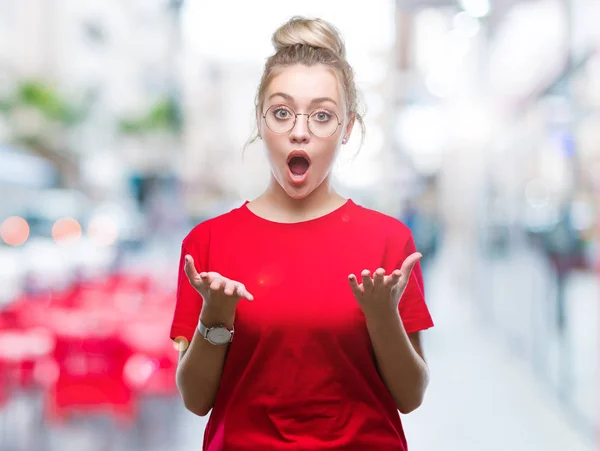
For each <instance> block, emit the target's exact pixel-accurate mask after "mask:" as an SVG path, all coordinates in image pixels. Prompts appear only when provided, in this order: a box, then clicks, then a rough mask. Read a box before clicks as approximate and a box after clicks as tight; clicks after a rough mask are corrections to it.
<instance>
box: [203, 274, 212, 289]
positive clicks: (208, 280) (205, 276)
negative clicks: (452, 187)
mask: <svg viewBox="0 0 600 451" xmlns="http://www.w3.org/2000/svg"><path fill="white" fill-rule="evenodd" d="M200 280H201V281H202V285H204V286H205V287H206V288H208V287H210V283H211V280H212V279H211V278H210V274H209V273H207V272H201V273H200Z"/></svg>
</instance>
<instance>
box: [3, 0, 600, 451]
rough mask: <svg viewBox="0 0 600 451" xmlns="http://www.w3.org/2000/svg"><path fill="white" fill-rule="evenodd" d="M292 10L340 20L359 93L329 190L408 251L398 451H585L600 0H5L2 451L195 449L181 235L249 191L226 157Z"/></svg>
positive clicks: (595, 297) (237, 156) (257, 163)
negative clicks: (414, 279) (414, 275)
mask: <svg viewBox="0 0 600 451" xmlns="http://www.w3.org/2000/svg"><path fill="white" fill-rule="evenodd" d="M297 14H300V15H308V16H319V17H322V18H324V19H327V20H330V21H332V22H333V23H334V24H335V25H336V26H338V28H339V29H340V30H341V32H342V33H343V35H344V36H345V39H346V45H347V49H348V59H349V61H350V63H351V64H352V65H353V67H354V69H355V71H356V74H357V81H358V86H359V88H360V90H361V92H362V97H363V100H364V103H365V105H366V107H367V115H366V118H365V119H366V125H367V134H366V139H365V143H364V146H363V147H362V148H360V151H359V143H360V136H359V135H358V133H356V134H355V136H353V138H352V139H351V141H350V144H349V145H348V146H345V147H344V150H343V153H342V155H341V157H340V160H339V162H338V164H337V166H336V168H335V184H336V186H337V187H338V189H339V191H340V192H341V193H342V194H343V195H345V196H349V197H352V198H353V199H354V200H355V201H356V202H357V203H361V204H363V205H365V206H367V207H370V208H375V209H378V210H380V211H383V212H385V213H387V214H389V215H392V216H395V217H397V218H399V219H401V220H402V221H404V222H405V223H406V224H407V225H409V227H411V229H412V230H413V233H414V236H415V240H416V243H417V247H418V249H419V250H420V252H421V253H423V254H424V258H423V260H422V264H423V267H424V272H425V279H426V292H427V294H426V297H427V301H428V304H429V306H430V309H431V311H432V314H433V317H434V321H435V323H436V327H435V328H433V329H431V330H430V331H427V332H426V333H425V334H424V341H425V350H426V357H427V359H428V361H429V364H430V367H431V371H432V380H431V385H430V389H429V392H428V395H427V398H426V401H425V403H424V405H423V406H422V407H421V408H420V409H419V410H417V411H416V412H414V413H412V414H410V415H408V416H405V417H404V422H405V427H406V434H407V436H408V441H409V444H410V449H411V450H414V451H434V450H439V449H449V450H454V449H461V450H464V451H467V450H473V451H495V450H507V449H510V450H513V451H521V450H523V451H534V450H545V451H547V450H560V451H564V450H568V451H577V450H591V449H593V448H594V445H595V444H596V443H597V442H598V441H597V437H598V436H599V434H598V431H599V429H598V410H597V409H598V405H599V404H600V403H599V400H600V393H599V391H598V385H599V384H598V370H597V368H598V357H599V355H600V354H599V349H598V337H599V333H598V319H599V318H600V312H598V301H599V300H600V292H599V283H598V277H597V273H596V272H595V269H597V268H598V243H599V235H598V234H599V231H600V225H599V223H598V222H599V221H598V217H599V207H600V28H599V27H598V26H597V21H598V17H600V1H598V0H532V1H525V0H523V1H519V0H460V1H456V0H395V1H394V0H371V1H369V2H357V3H353V4H351V3H348V2H342V1H334V0H328V1H317V0H305V1H303V2H300V3H298V2H295V3H294V4H292V3H289V2H280V1H274V0H263V1H261V2H259V3H257V2H243V1H241V0H239V1H224V2H210V3H209V2H200V1H196V0H187V1H183V0H126V1H124V0H102V1H101V0H88V1H86V2H81V1H78V0H19V1H11V0H0V193H1V194H0V237H1V240H0V449H1V450H2V451H21V450H23V451H26V450H27V451H30V450H34V451H37V450H40V451H54V450H60V451H69V450H83V449H85V450H102V451H104V450H181V451H183V450H193V449H197V450H199V449H200V448H201V441H202V434H203V429H204V425H205V423H206V420H207V418H199V417H196V416H194V415H193V414H191V413H188V412H186V411H185V409H184V408H183V406H182V402H181V401H180V399H179V397H178V394H177V391H176V387H175V383H174V373H175V368H176V362H177V352H176V350H175V349H174V347H173V345H172V344H171V342H170V341H169V338H168V333H169V326H170V321H171V318H172V312H173V308H174V302H175V298H174V290H175V283H176V276H177V265H178V258H179V251H180V243H181V240H182V238H183V237H184V236H185V234H186V233H187V232H188V231H189V230H190V229H191V228H192V227H193V226H194V225H195V224H197V223H198V222H200V221H202V220H204V219H206V218H209V217H212V216H215V215H217V214H220V213H223V212H226V211H228V210H230V209H231V208H234V207H237V206H239V205H240V204H241V202H243V201H244V200H246V199H251V198H253V197H255V196H257V195H258V194H260V192H261V191H262V189H264V187H265V186H266V183H267V180H268V175H269V169H268V165H267V162H266V159H265V157H264V152H263V149H261V144H260V142H259V143H257V144H254V145H252V146H250V147H248V149H246V151H245V152H244V153H242V148H243V145H244V143H245V141H246V139H247V138H248V137H249V136H250V134H251V131H252V127H253V99H254V95H255V90H256V87H257V85H258V81H259V79H260V75H261V71H262V68H263V65H264V61H265V59H266V57H268V56H269V55H270V54H271V53H272V48H271V44H270V38H271V35H272V33H273V32H274V30H275V29H276V28H277V27H278V26H279V25H280V24H281V23H282V22H284V21H285V20H287V19H288V18H289V17H291V16H293V15H297ZM250 18H251V19H250ZM357 152H358V153H357Z"/></svg>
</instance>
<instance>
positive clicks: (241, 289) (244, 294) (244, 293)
mask: <svg viewBox="0 0 600 451" xmlns="http://www.w3.org/2000/svg"><path fill="white" fill-rule="evenodd" d="M236 291H237V294H238V296H239V297H241V298H244V299H247V300H248V301H250V302H252V301H253V300H254V296H252V295H251V294H250V292H249V291H248V290H246V287H245V286H244V284H243V283H238V284H237V287H236Z"/></svg>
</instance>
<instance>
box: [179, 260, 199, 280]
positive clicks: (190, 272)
mask: <svg viewBox="0 0 600 451" xmlns="http://www.w3.org/2000/svg"><path fill="white" fill-rule="evenodd" d="M183 268H184V271H185V274H186V275H187V276H188V279H189V280H190V282H192V281H194V280H197V279H198V272H197V271H196V267H195V266H194V258H193V257H192V256H191V255H189V254H187V255H186V256H185V264H184V267H183Z"/></svg>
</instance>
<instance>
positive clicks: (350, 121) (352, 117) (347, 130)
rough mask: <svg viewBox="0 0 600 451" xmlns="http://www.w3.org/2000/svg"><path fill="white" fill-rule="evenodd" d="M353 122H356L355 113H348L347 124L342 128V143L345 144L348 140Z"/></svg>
mask: <svg viewBox="0 0 600 451" xmlns="http://www.w3.org/2000/svg"><path fill="white" fill-rule="evenodd" d="M354 122H356V113H350V116H349V117H348V123H347V124H346V126H345V127H344V133H343V134H342V136H343V138H342V143H343V144H346V143H347V142H348V141H349V140H350V135H351V134H352V129H353V128H354Z"/></svg>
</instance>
